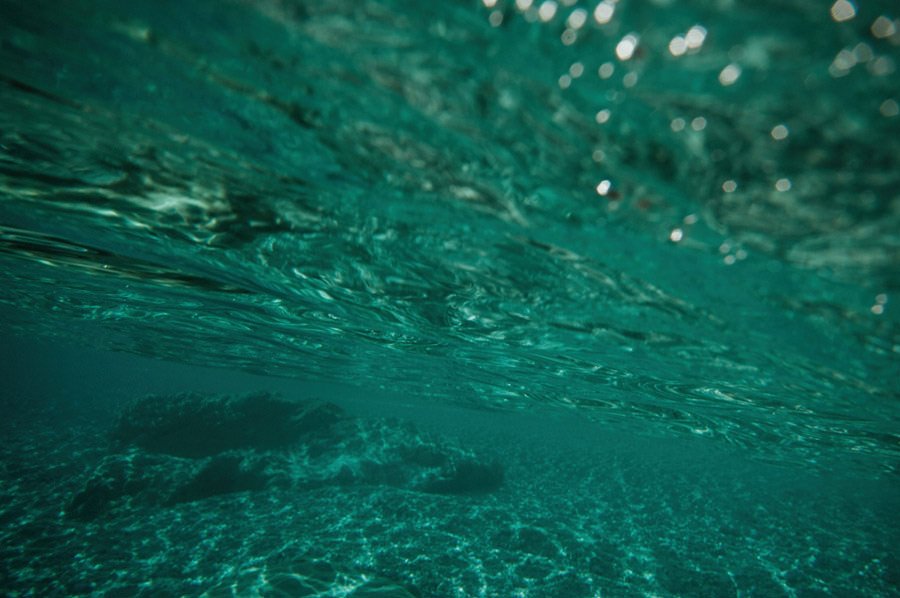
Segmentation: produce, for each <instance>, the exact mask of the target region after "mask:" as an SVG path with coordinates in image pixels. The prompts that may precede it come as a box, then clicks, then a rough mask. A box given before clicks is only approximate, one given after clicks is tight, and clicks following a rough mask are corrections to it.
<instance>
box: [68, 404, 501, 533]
mask: <svg viewBox="0 0 900 598" xmlns="http://www.w3.org/2000/svg"><path fill="white" fill-rule="evenodd" d="M113 438H114V439H115V441H116V444H117V446H119V447H124V448H122V450H121V452H114V453H113V454H110V455H108V456H107V457H105V458H104V459H103V460H102V461H101V462H100V464H99V465H98V466H97V467H96V469H95V470H94V472H93V474H92V475H91V476H90V477H89V479H88V480H87V481H86V482H85V484H84V486H83V487H82V489H81V490H80V491H79V492H78V493H77V494H76V495H75V496H74V497H73V499H72V500H71V502H70V503H69V505H68V508H67V514H68V515H69V516H70V517H74V518H78V519H86V520H89V519H95V518H97V517H101V516H106V515H110V514H114V512H115V511H116V510H117V509H120V508H123V507H126V508H132V507H140V506H169V505H174V504H177V503H181V502H191V501H197V500H203V499H206V498H209V497H212V496H217V495H223V494H232V493H237V492H253V491H265V490H273V491H274V490H279V489H280V490H296V491H302V490H308V489H312V488H317V487H322V486H328V485H341V486H348V485H389V486H396V487H401V488H408V489H410V490H415V491H419V492H429V493H437V494H478V493H486V492H491V491H493V490H496V489H497V488H499V487H500V485H501V484H502V482H503V469H502V467H500V465H499V464H497V463H489V462H483V461H482V460H480V459H479V458H478V457H477V456H476V455H475V454H474V453H472V452H471V451H468V450H466V449H463V448H461V447H459V446H456V445H453V444H450V443H446V442H443V441H441V440H440V439H438V438H435V437H433V436H430V435H427V434H422V433H421V432H420V431H418V430H417V429H416V428H415V427H413V426H412V425H410V424H408V423H402V422H399V421H396V420H378V419H361V418H354V417H350V416H347V415H346V414H344V412H343V411H342V410H341V409H340V408H339V407H337V406H336V405H332V404H328V403H313V402H295V401H287V400H285V399H282V398H279V397H277V396H273V395H269V394H264V393H257V394H253V395H246V396H241V397H232V396H206V395H197V394H181V395H176V396H173V397H148V398H145V399H141V400H139V401H137V402H136V403H134V404H133V405H131V406H130V407H128V408H127V409H126V410H125V411H124V412H123V414H122V417H121V418H120V420H119V422H118V423H117V425H116V426H115V429H114V430H113Z"/></svg>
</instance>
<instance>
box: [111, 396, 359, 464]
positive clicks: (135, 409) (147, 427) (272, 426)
mask: <svg viewBox="0 0 900 598" xmlns="http://www.w3.org/2000/svg"><path fill="white" fill-rule="evenodd" d="M343 417H345V415H344V412H343V410H342V409H341V408H340V407H338V406H337V405H334V404H332V403H316V402H299V401H288V400H285V399H282V398H280V397H278V396H276V395H273V394H270V393H265V392H260V393H254V394H248V395H241V396H222V395H203V394H198V393H183V394H178V395H175V396H156V395H151V396H148V397H145V398H143V399H140V400H138V401H136V402H134V403H133V404H131V405H130V406H129V407H127V408H126V409H125V411H124V412H123V413H122V415H121V417H120V418H119V422H118V424H117V425H116V427H115V429H114V430H113V438H114V439H115V440H116V441H117V442H119V443H120V444H121V445H126V446H127V445H134V446H138V447H140V448H142V449H145V450H147V451H150V452H155V453H164V454H167V455H175V456H177V457H208V456H212V455H216V454H219V453H222V452H224V451H228V450H235V449H262V450H266V449H277V448H283V447H286V446H289V445H291V444H295V443H297V442H299V441H301V440H302V439H304V438H305V437H308V436H310V435H316V434H322V433H325V432H327V430H328V428H330V427H331V426H332V425H333V424H334V423H336V422H337V421H339V420H340V419H341V418H343Z"/></svg>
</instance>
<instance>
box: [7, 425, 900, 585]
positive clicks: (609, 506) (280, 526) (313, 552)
mask: <svg viewBox="0 0 900 598" xmlns="http://www.w3.org/2000/svg"><path fill="white" fill-rule="evenodd" d="M443 413H445V414H446V415H444V416H441V417H435V413H431V414H429V415H427V417H423V420H422V421H423V423H421V424H420V425H421V426H422V427H423V428H428V427H429V426H430V425H433V426H434V427H435V428H443V429H444V430H445V433H446V434H445V435H446V437H447V438H455V439H456V441H457V442H460V443H462V444H465V445H466V446H467V447H468V448H469V449H471V450H473V451H476V452H478V453H479V454H483V455H489V456H490V457H491V458H495V459H497V460H499V462H500V463H502V465H503V467H504V471H505V476H504V482H503V485H502V486H501V487H500V488H499V489H496V490H494V491H492V492H487V493H479V494H465V493H462V494H453V495H442V494H436V493H428V492H421V491H414V490H410V489H407V488H401V487H396V486H391V485H389V484H349V485H331V486H328V485H325V486H322V487H318V488H311V489H307V490H298V489H296V488H293V489H285V488H270V489H262V490H256V491H248V492H235V493H231V494H223V495H220V496H214V497H210V498H206V499H203V500H197V501H193V502H184V503H179V504H174V505H167V506H159V505H150V506H148V505H143V506H142V505H136V506H134V508H125V509H117V510H114V511H110V513H108V514H101V515H100V516H99V517H97V518H95V519H93V520H89V521H82V520H77V519H75V518H72V517H71V516H68V515H67V513H66V509H67V505H69V504H70V502H71V501H72V498H73V496H75V495H76V494H77V493H78V492H80V491H81V490H82V489H83V488H84V486H85V483H86V482H87V480H89V479H90V477H91V475H92V472H93V471H94V469H95V468H96V467H97V466H98V464H99V463H100V462H101V461H102V460H103V459H104V458H105V457H108V455H109V454H110V452H111V451H112V449H111V448H110V443H109V440H108V437H109V430H110V427H111V425H112V424H113V422H114V418H113V417H112V416H110V417H108V418H104V417H102V416H101V415H98V414H97V413H93V414H85V415H84V416H83V417H73V416H72V415H71V414H66V413H59V412H53V413H51V412H43V413H41V412H35V413H32V414H29V415H19V416H17V418H15V421H12V420H8V421H7V422H6V423H5V424H4V425H3V427H2V442H0V447H2V448H0V450H2V459H0V463H2V468H0V494H2V498H0V505H2V507H0V547H2V548H0V588H2V590H3V593H4V594H6V595H12V596H15V595H44V596H46V595H85V594H96V593H102V594H103V595H107V596H114V595H121V596H133V595H147V596H150V595H198V594H201V593H209V595H216V596H219V595H240V596H245V595H265V596H276V595H282V596H303V595H328V596H342V595H352V596H409V595H412V596H717V597H718V596H766V597H769V596H851V595H858V596H861V595H867V596H888V595H895V594H897V584H898V583H900V568H898V566H900V563H898V557H897V555H896V551H895V547H896V542H897V539H898V537H900V536H898V527H900V524H898V522H897V520H896V517H894V516H893V515H894V514H895V513H896V510H895V509H896V507H897V504H898V503H897V494H896V484H894V483H893V481H888V482H884V481H878V480H868V481H866V480H860V479H852V478H850V477H848V476H847V475H846V474H845V473H844V472H841V471H834V472H832V473H830V474H829V473H825V472H823V471H812V470H804V469H801V468H799V467H795V466H783V465H773V464H768V463H761V462H758V461H755V460H752V459H747V458H746V455H744V454H742V453H741V452H739V451H735V450H732V449H730V448H727V447H723V446H720V445H716V444H714V443H711V442H710V441H708V440H706V439H697V440H693V439H681V438H674V439H671V438H656V439H653V438H643V437H636V436H630V435H627V434H624V433H621V432H617V431H615V430H609V429H604V428H602V427H601V426H599V424H594V423H590V422H584V421H583V420H580V419H577V418H572V417H568V416H565V415H560V414H557V415H556V416H553V415H544V416H535V415H532V414H527V415H526V414H509V413H505V414H497V413H477V412H475V413H473V412H469V411H466V410H456V411H452V410H444V411H443ZM364 417H367V418H369V417H370V416H368V415H367V416H364ZM429 418H431V420H430V421H431V422H432V423H431V424H429V423H427V421H428V419H429ZM440 421H443V422H444V423H443V425H441V424H440ZM429 433H431V432H429Z"/></svg>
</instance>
